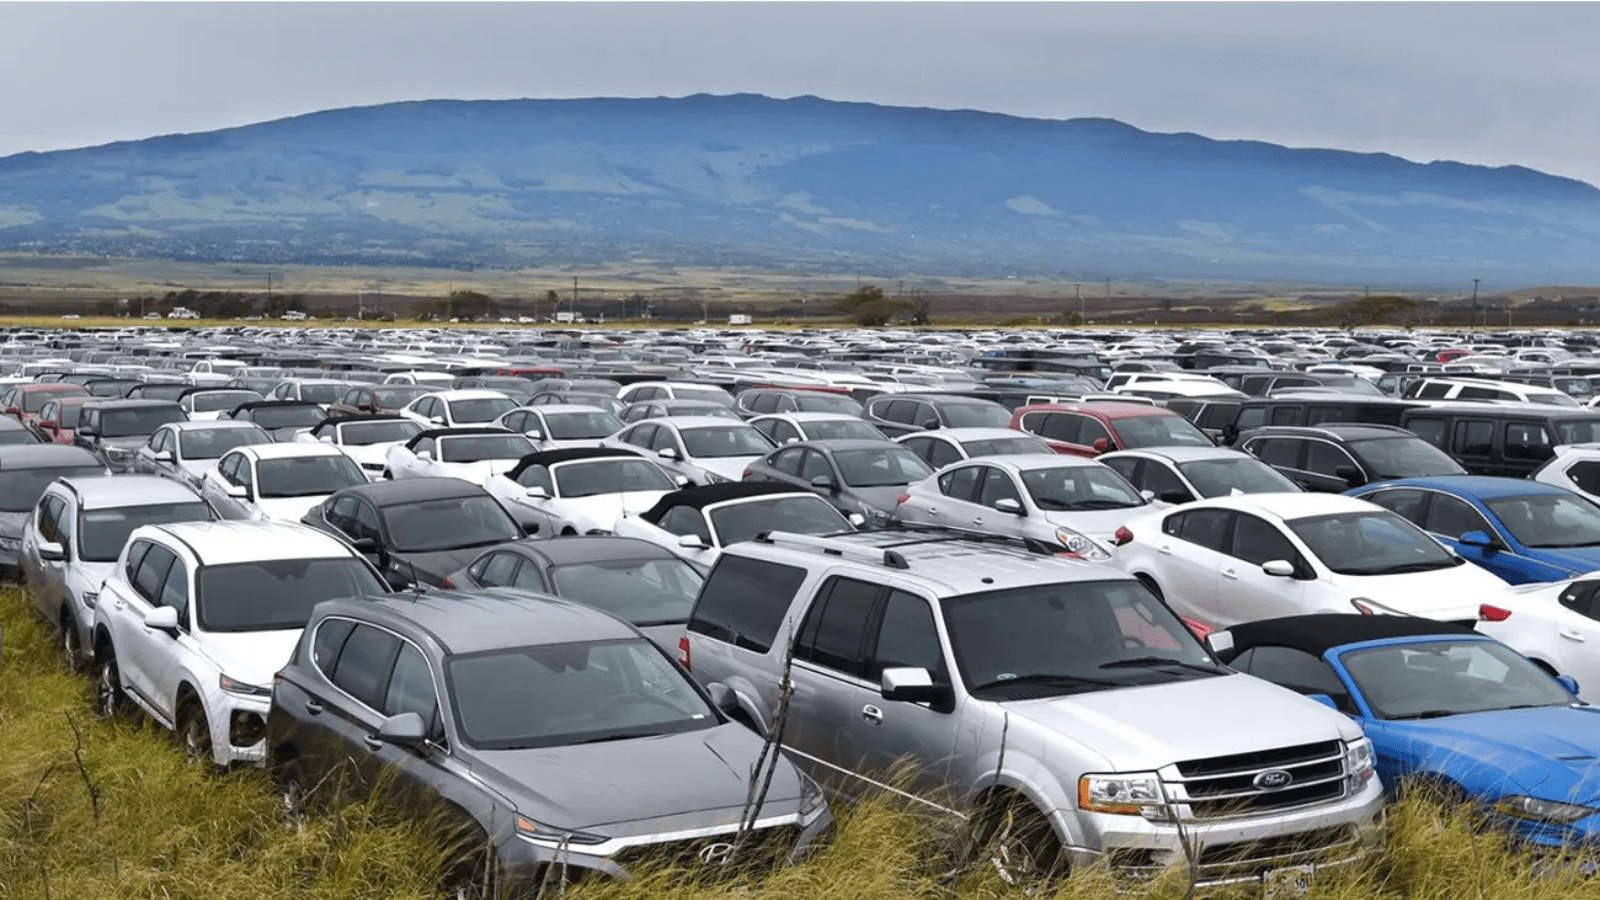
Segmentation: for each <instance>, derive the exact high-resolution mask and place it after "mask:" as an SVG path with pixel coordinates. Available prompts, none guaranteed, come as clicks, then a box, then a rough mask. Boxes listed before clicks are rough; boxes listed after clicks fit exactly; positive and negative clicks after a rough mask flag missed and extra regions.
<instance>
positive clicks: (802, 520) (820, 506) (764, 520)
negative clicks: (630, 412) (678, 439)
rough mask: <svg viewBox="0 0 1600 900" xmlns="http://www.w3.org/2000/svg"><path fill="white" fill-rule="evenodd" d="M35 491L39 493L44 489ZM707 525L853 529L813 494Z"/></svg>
mask: <svg viewBox="0 0 1600 900" xmlns="http://www.w3.org/2000/svg"><path fill="white" fill-rule="evenodd" d="M39 491H40V493H43V492H44V488H42V487H41V488H40V489H39ZM711 526H712V527H713V528H715V529H716V532H717V538H718V539H719V541H720V542H721V545H722V546H724V547H726V546H728V545H729V544H737V543H739V542H740V541H748V540H751V539H753V538H754V537H755V536H756V535H758V534H760V533H761V532H763V531H787V532H790V533H793V534H838V533H839V532H841V531H851V530H853V529H852V528H851V527H850V522H849V520H847V519H845V517H844V516H843V515H842V514H841V513H840V512H839V511H838V510H837V509H834V508H833V506H832V505H831V504H830V503H828V501H826V500H824V499H822V498H821V497H818V496H817V495H815V494H808V495H806V496H804V497H801V496H794V497H765V498H762V499H759V500H740V501H736V502H733V503H729V504H728V505H726V506H722V507H718V508H717V509H713V510H711Z"/></svg>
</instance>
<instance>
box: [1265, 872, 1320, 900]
mask: <svg viewBox="0 0 1600 900" xmlns="http://www.w3.org/2000/svg"><path fill="white" fill-rule="evenodd" d="M1313 868H1315V867H1314V866H1290V867H1289V868H1286V869H1273V870H1272V871H1270V872H1266V873H1264V874H1262V876H1261V897H1262V900H1297V898H1300V897H1304V896H1305V895H1306V894H1307V893H1308V892H1309V891H1310V890H1311V872H1312V869H1313Z"/></svg>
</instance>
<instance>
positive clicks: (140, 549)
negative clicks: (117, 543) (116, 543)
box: [122, 541, 155, 586]
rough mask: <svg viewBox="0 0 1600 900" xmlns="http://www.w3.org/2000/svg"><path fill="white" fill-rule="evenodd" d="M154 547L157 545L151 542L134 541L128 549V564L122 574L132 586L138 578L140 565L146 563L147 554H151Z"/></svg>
mask: <svg viewBox="0 0 1600 900" xmlns="http://www.w3.org/2000/svg"><path fill="white" fill-rule="evenodd" d="M153 546H155V545H154V544H151V543H150V542H149V541H134V542H133V546H131V547H129V548H128V562H127V565H126V566H125V567H124V568H123V570H122V574H123V575H124V576H126V577H127V579H128V584H129V585H130V586H131V585H133V584H134V582H135V580H136V579H137V577H138V572H139V564H140V563H142V562H144V556H145V554H146V553H149V552H150V548H151V547H153Z"/></svg>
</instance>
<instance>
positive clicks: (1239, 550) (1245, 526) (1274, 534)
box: [1228, 513, 1301, 571]
mask: <svg viewBox="0 0 1600 900" xmlns="http://www.w3.org/2000/svg"><path fill="white" fill-rule="evenodd" d="M1228 555H1229V556H1232V557H1234V558H1236V559H1242V560H1244V561H1245V562H1247V563H1249V564H1251V565H1253V566H1259V565H1261V564H1263V563H1268V562H1271V561H1273V560H1275V559H1281V560H1284V561H1285V562H1289V563H1292V564H1294V566H1295V569H1296V570H1297V571H1298V570H1299V569H1300V568H1301V562H1300V553H1299V551H1297V550H1295V548H1294V544H1292V543H1290V542H1289V539H1288V538H1287V537H1285V536H1284V534H1283V532H1282V531H1279V530H1278V528H1277V527H1276V526H1275V525H1273V524H1272V523H1271V522H1268V521H1267V520H1266V519H1262V518H1260V517H1258V516H1252V515H1249V514H1247V513H1238V514H1237V515H1236V517H1235V518H1234V520H1233V550H1232V552H1231V553H1229V554H1228Z"/></svg>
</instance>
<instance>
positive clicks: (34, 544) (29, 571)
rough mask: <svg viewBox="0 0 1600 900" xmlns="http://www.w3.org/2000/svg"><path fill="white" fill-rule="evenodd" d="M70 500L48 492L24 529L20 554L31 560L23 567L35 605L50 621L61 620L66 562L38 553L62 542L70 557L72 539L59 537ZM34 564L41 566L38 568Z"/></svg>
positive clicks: (46, 619) (22, 557)
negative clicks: (44, 546)
mask: <svg viewBox="0 0 1600 900" xmlns="http://www.w3.org/2000/svg"><path fill="white" fill-rule="evenodd" d="M67 503H68V501H67V499H65V498H63V497H60V496H57V495H55V494H53V493H46V494H45V495H44V496H43V497H41V498H39V503H38V505H37V506H35V507H34V513H33V515H32V516H31V517H30V518H29V520H28V527H26V528H24V529H23V530H22V553H21V554H19V557H18V558H19V559H21V560H23V561H24V562H25V563H28V565H26V566H25V567H24V575H25V577H26V578H27V580H28V592H29V593H31V594H33V602H34V607H35V608H36V609H38V610H39V614H40V615H42V616H44V618H45V621H47V622H50V623H51V624H58V623H59V621H60V616H61V604H62V603H63V602H65V601H66V574H67V561H66V560H65V559H62V560H49V559H45V558H44V557H42V556H40V555H39V545H40V544H43V543H59V544H61V545H62V548H63V550H65V551H67V554H68V555H67V559H70V558H71V555H70V553H71V550H70V546H69V544H70V542H69V541H67V540H63V539H62V538H61V537H60V536H59V535H60V528H59V525H60V522H61V518H62V513H63V511H64V510H65V508H66V506H67ZM68 533H69V534H70V532H68ZM35 561H36V562H35ZM34 565H37V566H38V568H37V569H35V568H34Z"/></svg>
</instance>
